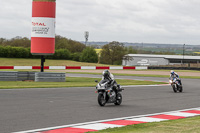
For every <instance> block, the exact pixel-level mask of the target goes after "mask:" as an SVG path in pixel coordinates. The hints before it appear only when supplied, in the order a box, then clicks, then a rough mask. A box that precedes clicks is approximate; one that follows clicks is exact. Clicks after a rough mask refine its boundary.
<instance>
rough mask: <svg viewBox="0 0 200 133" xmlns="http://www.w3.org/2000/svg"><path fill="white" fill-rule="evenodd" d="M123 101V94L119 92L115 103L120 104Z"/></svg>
mask: <svg viewBox="0 0 200 133" xmlns="http://www.w3.org/2000/svg"><path fill="white" fill-rule="evenodd" d="M121 103H122V94H121V93H117V96H116V102H115V103H114V104H115V105H120V104H121Z"/></svg>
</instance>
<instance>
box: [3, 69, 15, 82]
mask: <svg viewBox="0 0 200 133" xmlns="http://www.w3.org/2000/svg"><path fill="white" fill-rule="evenodd" d="M17 75H18V72H10V71H0V81H17Z"/></svg>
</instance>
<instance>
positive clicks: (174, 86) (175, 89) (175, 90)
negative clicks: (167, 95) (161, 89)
mask: <svg viewBox="0 0 200 133" xmlns="http://www.w3.org/2000/svg"><path fill="white" fill-rule="evenodd" d="M172 88H173V91H174V92H175V93H176V92H177V88H176V85H174V84H173V85H172Z"/></svg>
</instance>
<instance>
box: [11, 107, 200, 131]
mask: <svg viewBox="0 0 200 133" xmlns="http://www.w3.org/2000/svg"><path fill="white" fill-rule="evenodd" d="M185 113H186V114H195V115H194V116H197V115H198V116H199V115H200V107H198V108H191V109H184V110H177V111H170V112H162V113H155V114H147V115H139V116H130V117H123V118H115V119H108V120H100V121H93V122H86V123H78V124H72V125H63V126H57V127H50V128H43V129H35V130H29V131H21V132H15V133H60V132H57V131H59V130H63V131H64V130H67V129H70V130H71V129H74V130H75V129H80V130H90V129H92V130H95V129H96V130H101V129H106V128H114V127H122V126H124V125H125V124H124V123H122V124H121V125H120V124H119V122H120V121H132V122H133V124H139V123H145V121H147V122H159V121H165V120H174V119H181V118H187V117H191V116H192V115H186V114H185ZM176 114H177V115H176ZM181 114H182V115H184V116H180V115H181ZM136 120H137V122H138V120H139V122H138V123H137V122H136ZM117 121H118V122H117ZM134 122H135V123H134ZM51 131H54V132H51ZM86 132H87V131H86ZM62 133H64V132H62ZM74 133H78V132H74ZM79 133H83V132H79Z"/></svg>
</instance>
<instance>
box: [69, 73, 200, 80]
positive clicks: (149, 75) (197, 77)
mask: <svg viewBox="0 0 200 133" xmlns="http://www.w3.org/2000/svg"><path fill="white" fill-rule="evenodd" d="M67 73H79V74H94V75H100V74H101V73H90V72H67ZM113 75H118V76H138V77H158V78H169V76H168V75H151V74H123V73H113ZM180 78H187V79H200V76H181V77H180Z"/></svg>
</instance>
